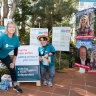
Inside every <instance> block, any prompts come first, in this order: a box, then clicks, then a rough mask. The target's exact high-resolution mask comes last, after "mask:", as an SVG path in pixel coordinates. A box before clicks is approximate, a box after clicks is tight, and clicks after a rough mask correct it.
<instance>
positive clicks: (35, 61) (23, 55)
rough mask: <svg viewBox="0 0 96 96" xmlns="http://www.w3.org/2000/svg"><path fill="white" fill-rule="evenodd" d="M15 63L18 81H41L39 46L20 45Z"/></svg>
mask: <svg viewBox="0 0 96 96" xmlns="http://www.w3.org/2000/svg"><path fill="white" fill-rule="evenodd" d="M15 65H16V73H17V81H18V82H36V81H40V65H39V53H38V47H36V46H34V45H25V46H20V47H19V49H18V56H17V59H16V64H15Z"/></svg>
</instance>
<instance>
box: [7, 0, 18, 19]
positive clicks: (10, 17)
mask: <svg viewBox="0 0 96 96" xmlns="http://www.w3.org/2000/svg"><path fill="white" fill-rule="evenodd" d="M15 9H16V0H13V2H12V7H11V12H10V15H9V19H12V18H13V15H14V12H15Z"/></svg>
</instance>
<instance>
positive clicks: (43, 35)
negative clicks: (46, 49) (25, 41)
mask: <svg viewBox="0 0 96 96" xmlns="http://www.w3.org/2000/svg"><path fill="white" fill-rule="evenodd" d="M41 37H45V38H46V39H47V41H49V40H50V38H49V37H48V36H46V35H45V34H41V35H39V36H38V37H37V39H38V40H40V38H41Z"/></svg>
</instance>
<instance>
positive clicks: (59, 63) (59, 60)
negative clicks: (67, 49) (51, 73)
mask: <svg viewBox="0 0 96 96" xmlns="http://www.w3.org/2000/svg"><path fill="white" fill-rule="evenodd" d="M60 61H61V51H60V53H59V70H60V65H61V62H60Z"/></svg>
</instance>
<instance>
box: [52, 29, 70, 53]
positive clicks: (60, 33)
mask: <svg viewBox="0 0 96 96" xmlns="http://www.w3.org/2000/svg"><path fill="white" fill-rule="evenodd" d="M70 36H71V28H70V27H53V32H52V45H53V46H54V47H55V50H56V51H69V47H70Z"/></svg>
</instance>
